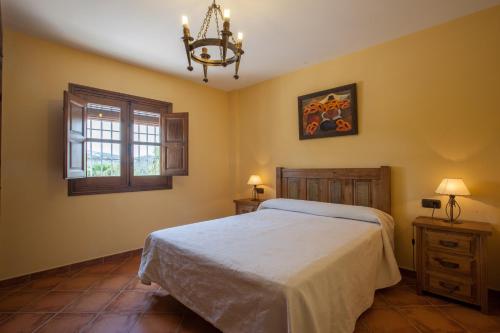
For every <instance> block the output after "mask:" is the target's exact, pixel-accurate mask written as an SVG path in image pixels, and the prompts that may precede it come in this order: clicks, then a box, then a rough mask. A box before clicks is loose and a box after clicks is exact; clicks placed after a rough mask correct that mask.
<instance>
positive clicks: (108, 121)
mask: <svg viewBox="0 0 500 333" xmlns="http://www.w3.org/2000/svg"><path fill="white" fill-rule="evenodd" d="M120 121H121V109H120V108H119V107H116V106H111V105H103V104H95V103H87V124H88V129H89V131H88V136H89V140H90V142H87V176H88V177H119V176H120V173H121V169H120V163H121V151H120V149H121V144H120V143H110V142H104V141H103V140H115V141H120V140H121V133H120Z"/></svg>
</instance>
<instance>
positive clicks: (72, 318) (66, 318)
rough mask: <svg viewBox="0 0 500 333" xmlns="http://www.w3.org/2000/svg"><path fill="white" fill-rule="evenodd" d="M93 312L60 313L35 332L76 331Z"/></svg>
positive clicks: (73, 332)
mask: <svg viewBox="0 0 500 333" xmlns="http://www.w3.org/2000/svg"><path fill="white" fill-rule="evenodd" d="M93 316H94V315H93V314H82V313H80V314H72V313H60V314H58V315H57V316H55V317H54V318H52V319H51V320H49V322H48V323H47V324H46V325H44V326H43V327H42V328H41V329H40V330H38V331H37V333H59V332H60V333H63V332H64V333H77V332H79V331H81V330H82V329H83V328H84V327H85V325H87V324H88V323H89V322H90V320H91V319H92V317H93Z"/></svg>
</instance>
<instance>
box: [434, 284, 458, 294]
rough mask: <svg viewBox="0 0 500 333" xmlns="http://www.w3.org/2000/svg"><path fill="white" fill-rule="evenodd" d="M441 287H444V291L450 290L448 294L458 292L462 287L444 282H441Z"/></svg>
mask: <svg viewBox="0 0 500 333" xmlns="http://www.w3.org/2000/svg"><path fill="white" fill-rule="evenodd" d="M439 285H440V286H441V287H443V288H444V289H446V290H448V292H450V293H452V292H454V291H457V290H458V289H460V287H459V286H458V285H456V284H452V283H446V282H443V281H439Z"/></svg>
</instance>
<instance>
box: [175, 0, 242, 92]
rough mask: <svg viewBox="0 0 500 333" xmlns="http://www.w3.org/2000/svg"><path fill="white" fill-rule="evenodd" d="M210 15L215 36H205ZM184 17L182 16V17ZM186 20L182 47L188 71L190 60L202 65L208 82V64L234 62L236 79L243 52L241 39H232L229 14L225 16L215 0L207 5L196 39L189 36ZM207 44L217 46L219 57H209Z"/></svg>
mask: <svg viewBox="0 0 500 333" xmlns="http://www.w3.org/2000/svg"><path fill="white" fill-rule="evenodd" d="M212 17H215V24H216V29H217V38H207V32H208V29H209V27H210V23H211V22H212ZM183 19H184V18H183ZM185 20H186V22H183V37H182V40H183V42H184V47H185V50H186V56H187V60H188V67H187V69H188V70H189V71H192V70H193V66H192V61H194V62H197V63H199V64H201V65H203V74H204V77H203V82H205V83H206V82H208V77H207V75H208V66H222V67H226V66H227V65H230V64H233V63H235V71H234V75H233V78H234V79H235V80H237V79H238V78H239V74H238V72H239V67H240V61H241V56H242V55H243V54H244V53H245V52H244V51H243V49H242V39H241V38H238V39H237V40H235V39H234V37H233V33H232V32H231V30H230V29H229V26H230V23H229V15H227V16H225V15H223V14H222V9H221V7H220V5H218V4H216V2H215V0H214V1H213V3H212V5H210V7H208V11H207V13H206V15H205V19H204V20H203V24H202V26H201V28H200V31H199V32H198V35H197V37H196V40H195V39H194V38H193V37H191V32H190V30H189V26H188V24H187V18H186V19H185ZM219 20H221V21H222V29H220V25H219ZM207 46H215V47H218V48H219V53H220V58H219V59H211V58H212V56H211V55H210V54H209V53H208V48H207ZM199 48H201V52H200V53H199V55H197V54H196V50H198V49H199ZM228 50H230V51H231V52H232V56H229V57H228Z"/></svg>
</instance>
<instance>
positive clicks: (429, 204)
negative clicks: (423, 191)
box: [422, 199, 441, 209]
mask: <svg viewBox="0 0 500 333" xmlns="http://www.w3.org/2000/svg"><path fill="white" fill-rule="evenodd" d="M422 207H424V208H436V209H439V208H441V200H436V199H422Z"/></svg>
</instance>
